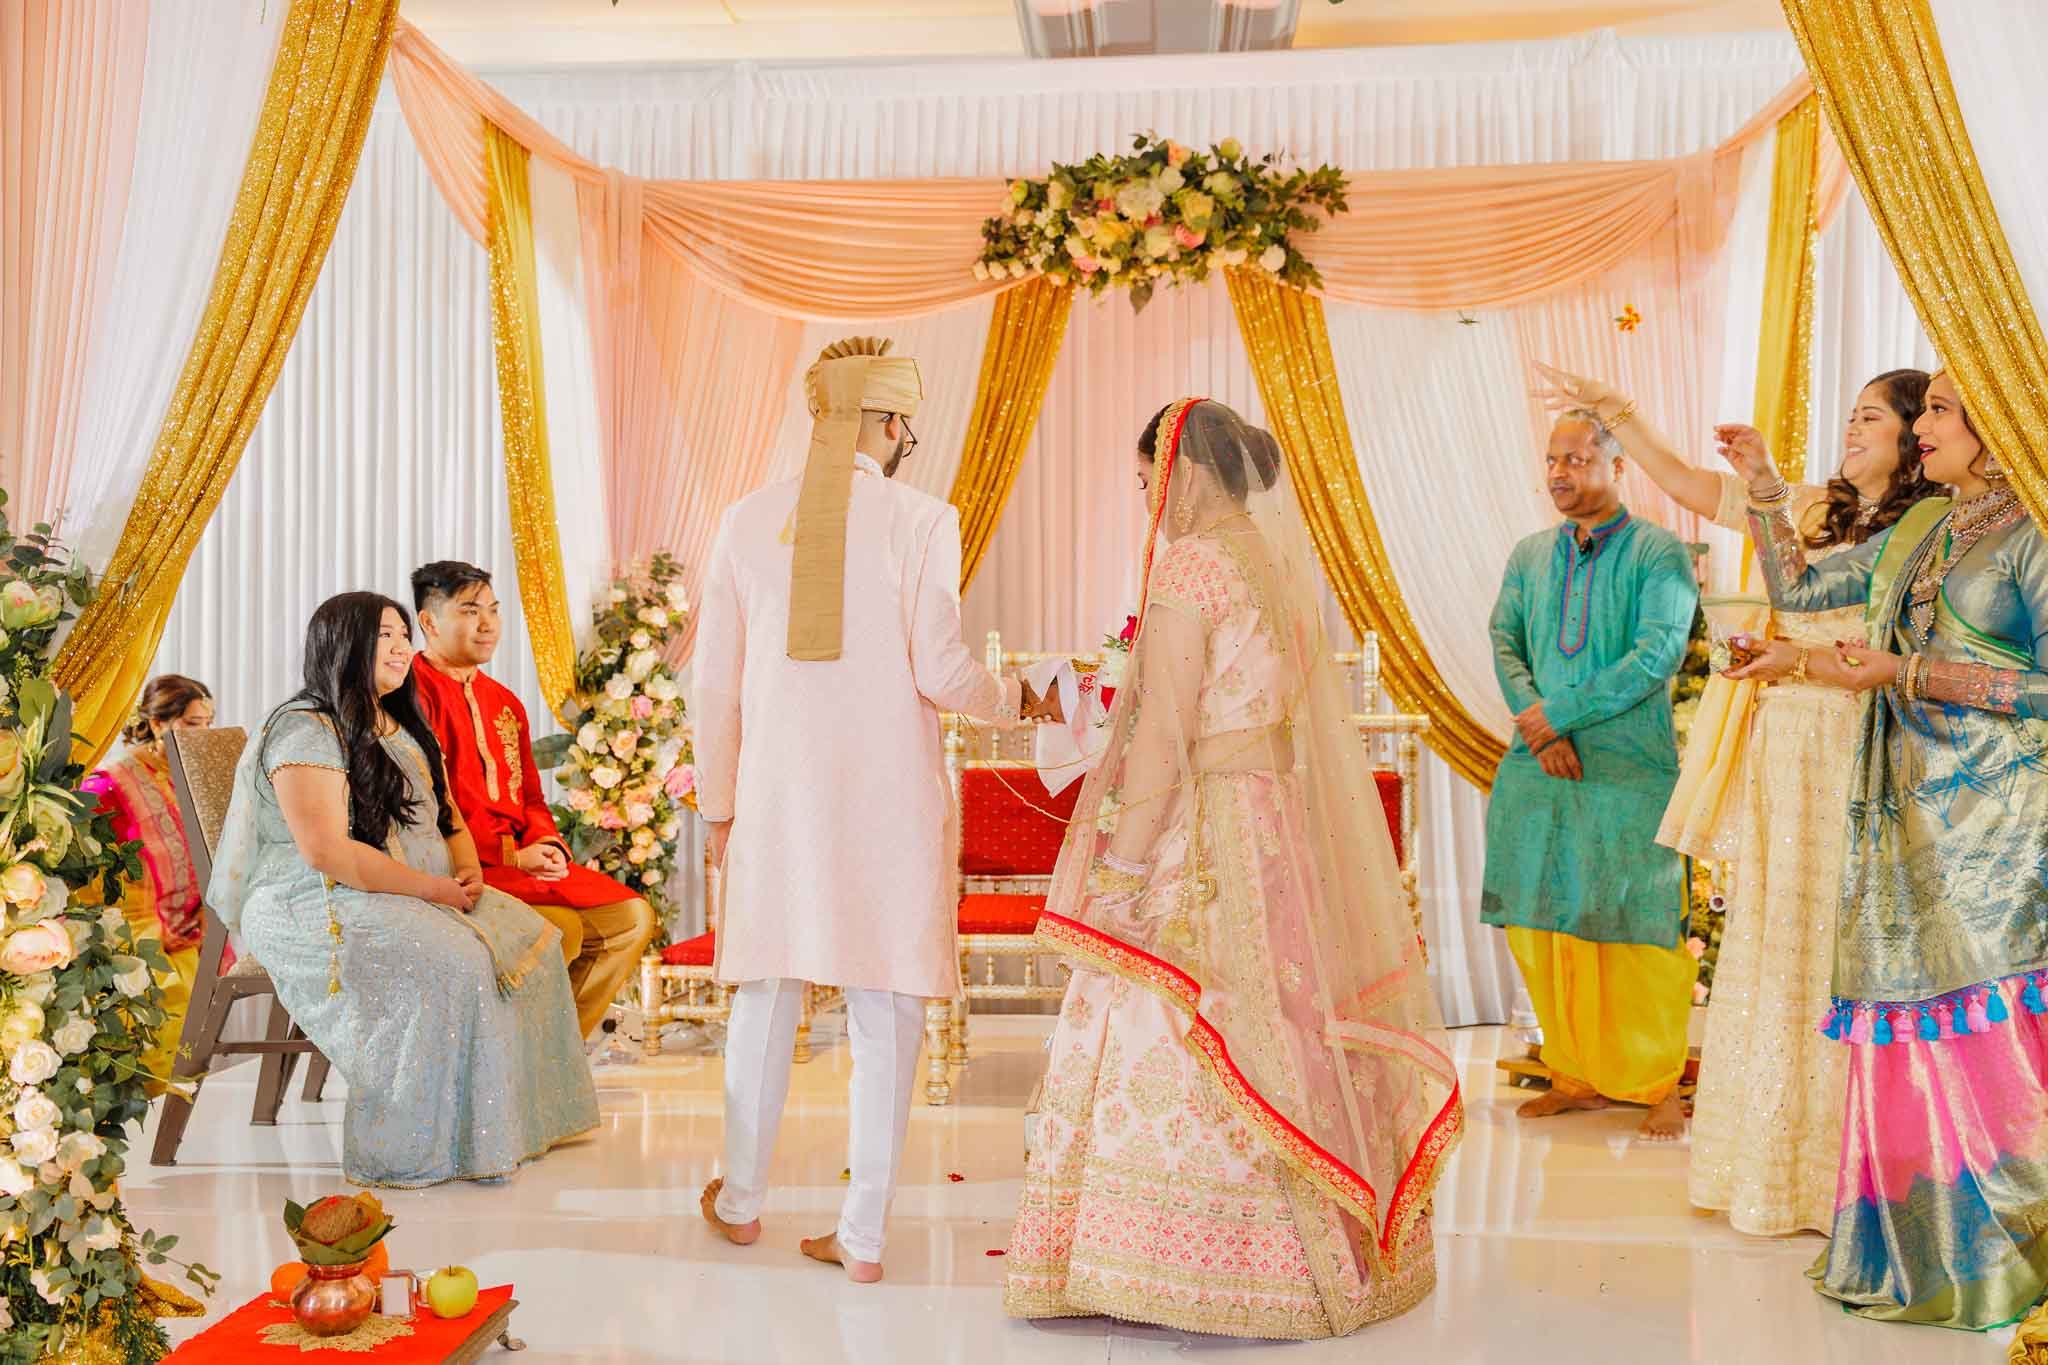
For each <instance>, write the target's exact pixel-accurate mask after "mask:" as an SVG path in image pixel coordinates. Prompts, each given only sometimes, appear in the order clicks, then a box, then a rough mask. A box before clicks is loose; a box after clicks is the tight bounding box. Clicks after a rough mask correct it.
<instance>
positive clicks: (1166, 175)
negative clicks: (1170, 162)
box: [1152, 166, 1188, 194]
mask: <svg viewBox="0 0 2048 1365" xmlns="http://www.w3.org/2000/svg"><path fill="white" fill-rule="evenodd" d="M1152 183H1153V184H1155V185H1157V186H1159V188H1160V189H1162V190H1164V191H1165V192H1166V193H1168V194H1172V193H1173V192H1174V191H1175V190H1177V189H1179V188H1180V187H1181V186H1183V185H1185V184H1187V183H1188V178H1187V177H1186V176H1184V175H1182V174H1181V173H1180V167H1178V166H1168V167H1166V168H1165V169H1164V170H1162V171H1160V172H1159V174H1158V175H1155V176H1153V177H1152Z"/></svg>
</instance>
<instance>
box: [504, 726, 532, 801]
mask: <svg viewBox="0 0 2048 1365" xmlns="http://www.w3.org/2000/svg"><path fill="white" fill-rule="evenodd" d="M519 738H520V736H519V717H517V716H515V715H513V714H512V708H511V707H509V706H508V707H506V708H505V709H504V710H502V711H500V712H498V744H499V746H500V747H501V748H503V750H504V752H505V784H506V785H507V786H508V787H510V788H511V789H512V804H513V805H515V806H519V805H524V804H525V802H523V801H522V800H520V791H521V789H522V788H524V787H525V786H526V764H525V763H524V762H522V761H521V759H520V753H519Z"/></svg>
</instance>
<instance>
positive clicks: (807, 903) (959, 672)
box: [691, 456, 1021, 997]
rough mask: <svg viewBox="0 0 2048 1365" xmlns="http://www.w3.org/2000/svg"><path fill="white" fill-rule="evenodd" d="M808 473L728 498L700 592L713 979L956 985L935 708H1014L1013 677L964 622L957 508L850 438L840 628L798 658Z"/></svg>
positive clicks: (699, 696)
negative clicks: (721, 871)
mask: <svg viewBox="0 0 2048 1365" xmlns="http://www.w3.org/2000/svg"><path fill="white" fill-rule="evenodd" d="M797 490H798V481H797V480H795V479H791V480H788V481H786V482H783V483H778V484H774V485H772V486H770V487H768V488H764V489H762V490H761V491H760V492H758V493H755V494H753V495H751V496H750V497H747V498H744V499H742V500H741V501H740V502H738V503H735V504H734V505H733V506H732V507H731V508H729V509H727V511H726V513H725V516H724V519H723V520H722V521H721V523H720V525H719V530H718V540H717V543H716V545H715V546H714V547H713V549H712V552H711V570H710V574H709V576H708V577H707V579H706V581H705V585H704V592H703V600H702V603H701V605H700V608H699V616H698V626H697V650H696V655H695V657H694V659H693V660H692V665H691V667H692V672H693V677H694V689H693V690H694V692H695V709H694V716H693V719H694V721H695V725H696V736H695V744H696V759H697V802H698V808H699V810H700V811H701V812H702V814H703V816H704V818H705V819H706V820H710V821H714V822H715V821H719V820H724V819H731V820H732V821H733V828H732V838H731V842H730V843H729V844H728V845H727V848H726V861H725V901H724V919H723V920H722V922H721V923H720V924H719V926H718V958H717V967H716V970H717V974H718V979H719V980H720V981H724V982H744V981H754V980H760V979H763V978H769V977H787V978H791V979H795V980H802V981H810V982H814V983H816V984H819V985H832V986H846V987H853V988H858V989H868V990H881V991H894V992H896V993H898V994H901V995H922V996H946V997H950V996H952V995H953V994H954V993H955V992H956V991H957V989H958V986H959V956H958V950H957V948H956V946H955V940H954V915H955V913H956V909H957V907H956V905H955V902H954V885H955V883H954V878H953V870H952V869H951V868H949V867H948V866H947V865H946V862H947V847H946V821H947V815H948V811H949V805H950V802H951V799H952V798H951V793H950V791H949V790H948V788H947V784H946V779H945V768H944V761H943V750H942V747H941V743H940V735H939V713H940V712H941V711H953V712H959V713H961V714H964V715H969V716H973V717H975V718H977V719H981V720H993V719H997V718H1014V717H1015V716H1016V713H1017V710H1018V705H1019V700H1020V691H1021V688H1020V684H1019V683H1018V682H1017V681H1016V680H1015V679H1009V680H1005V679H1001V678H998V677H996V676H995V675H994V674H992V673H990V672H989V671H988V670H987V669H986V668H984V667H983V666H982V664H981V662H980V661H979V660H978V659H977V658H976V657H975V655H974V652H973V651H972V650H970V649H969V648H968V647H967V643H966V641H965V640H963V639H962V638H961V634H960V519H959V516H958V514H957V513H956V512H955V511H954V510H953V509H952V508H951V507H950V506H948V505H947V504H945V503H943V502H940V501H939V500H938V499H936V498H933V497H931V496H930V495H928V494H925V493H921V492H918V491H917V490H916V489H914V488H908V487H905V486H903V485H900V484H897V483H894V482H892V481H891V480H889V479H886V478H883V477H882V476H881V470H880V468H879V467H878V466H877V465H876V464H875V462H874V461H873V460H871V459H868V458H867V457H866V456H857V457H856V469H855V473H854V476H853V497H852V503H851V506H850V508H849V511H848V514H847V519H846V589H845V631H844V643H843V646H842V653H841V655H840V657H839V658H838V659H835V660H832V661H830V662H798V661H795V660H792V659H790V658H789V657H788V655H787V653H786V642H787V636H788V629H789V609H790V555H791V545H790V539H791V537H790V534H789V529H790V526H791V523H792V520H793V517H794V513H795V508H796V501H797Z"/></svg>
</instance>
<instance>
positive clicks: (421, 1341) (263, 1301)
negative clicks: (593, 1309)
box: [164, 1284, 512, 1365]
mask: <svg viewBox="0 0 2048 1365" xmlns="http://www.w3.org/2000/svg"><path fill="white" fill-rule="evenodd" d="M511 1297H512V1286H511V1285H509V1284H501V1285H499V1286H498V1287H497V1288H495V1289H485V1290H482V1291H480V1292H479V1293H478V1294H477V1296H476V1307H474V1308H472V1309H470V1310H469V1313H468V1314H467V1315H466V1316H464V1317H459V1318H437V1317H435V1316H434V1315H433V1314H432V1313H422V1314H420V1316H418V1317H416V1318H414V1319H413V1320H412V1335H411V1336H409V1337H400V1338H399V1339H398V1340H396V1341H387V1342H385V1343H384V1344H383V1345H382V1346H379V1347H378V1348H377V1349H376V1350H374V1351H303V1352H302V1351H300V1350H299V1348H298V1347H296V1346H273V1345H271V1344H270V1343H268V1342H266V1341H264V1340H263V1329H264V1328H266V1327H269V1326H271V1325H272V1324H273V1323H280V1322H290V1321H291V1320H292V1310H291V1309H290V1308H288V1307H286V1306H284V1305H283V1304H276V1305H275V1306H273V1304H274V1302H275V1301H274V1300H273V1299H272V1297H271V1296H270V1294H269V1293H268V1292H267V1291H266V1292H264V1293H262V1294H258V1295H257V1296H256V1297H255V1298H253V1299H251V1300H249V1302H247V1303H245V1304H243V1305H242V1306H241V1307H240V1308H237V1309H236V1310H235V1311H234V1312H232V1313H230V1314H228V1315H227V1316H226V1317H224V1318H222V1319H221V1320H220V1321H219V1322H217V1323H215V1324H214V1325H213V1326H211V1327H209V1328H207V1329H206V1330H205V1331H204V1332H201V1333H200V1334H199V1335H198V1336H196V1337H194V1338H192V1340H190V1341H188V1342H186V1343H185V1344H184V1345H183V1346H180V1347H179V1348H178V1349H177V1350H175V1351H173V1352H171V1353H170V1354H169V1355H168V1356H166V1357H164V1358H165V1359H166V1360H175V1361H179V1362H182V1363H183V1365H202V1363H203V1362H218V1363H219V1365H249V1362H250V1361H255V1360H276V1361H278V1362H280V1365H282V1362H284V1361H289V1360H303V1361H306V1362H307V1363H308V1365H313V1362H319V1361H332V1362H334V1365H346V1362H348V1361H353V1360H390V1361H396V1360H404V1361H431V1362H433V1365H440V1362H441V1361H444V1360H446V1359H447V1358H448V1356H449V1355H450V1353H452V1352H453V1351H454V1350H455V1349H456V1348H457V1347H459V1346H461V1345H462V1344H463V1343H464V1342H466V1341H468V1340H469V1339H470V1337H471V1336H472V1335H473V1334H474V1333H475V1332H476V1330H477V1329H478V1328H479V1327H482V1326H483V1325H484V1322H485V1321H486V1320H487V1319H488V1318H489V1317H490V1316H491V1314H493V1313H495V1312H497V1311H498V1309H500V1308H502V1307H503V1306H504V1305H505V1303H506V1301H507V1300H509V1299H510V1298H511Z"/></svg>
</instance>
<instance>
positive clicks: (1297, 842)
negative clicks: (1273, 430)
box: [1004, 399, 1463, 1339]
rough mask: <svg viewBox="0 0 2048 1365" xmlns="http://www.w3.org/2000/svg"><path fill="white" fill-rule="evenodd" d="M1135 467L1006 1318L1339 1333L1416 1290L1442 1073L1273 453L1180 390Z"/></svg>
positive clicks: (1063, 905) (1437, 1159)
mask: <svg viewBox="0 0 2048 1365" xmlns="http://www.w3.org/2000/svg"><path fill="white" fill-rule="evenodd" d="M1139 453H1140V462H1139V477H1140V479H1141V481H1143V482H1144V483H1145V484H1146V486H1147V488H1148V492H1149V498H1148V502H1149V506H1150V511H1151V522H1150V525H1151V534H1150V537H1149V538H1148V541H1147V550H1146V558H1145V565H1146V568H1145V575H1144V579H1143V584H1144V587H1143V592H1142V595H1141V598H1140V601H1141V604H1142V615H1141V616H1140V619H1139V626H1138V632H1137V637H1136V640H1135V642H1134V644H1133V646H1132V650H1131V657H1130V662H1129V666H1128V668H1127V669H1126V673H1125V676H1126V678H1127V680H1128V681H1127V682H1126V684H1125V686H1124V687H1123V689H1121V690H1120V691H1119V692H1118V694H1117V697H1116V703H1115V706H1114V709H1113V710H1112V711H1111V713H1110V717H1109V721H1108V725H1109V733H1110V739H1109V742H1108V746H1107V748H1106V749H1105V751H1104V753H1103V755H1102V758H1101V761H1100V763H1099V765H1098V766H1097V767H1096V768H1095V770H1094V771H1093V773H1091V774H1090V776H1089V778H1088V782H1087V785H1086V786H1085V787H1084V788H1083V790H1082V794H1081V798H1080V804H1079V806H1078V807H1077V809H1078V810H1079V811H1080V812H1081V813H1080V814H1079V815H1078V816H1077V817H1076V819H1075V820H1074V822H1073V824H1072V825H1071V826H1070V827H1069V829H1068V832H1067V838H1066V844H1065V847H1064V848H1063V849H1062V851H1061V855H1060V860H1059V865H1058V869H1057V872H1056V874H1055V876H1054V881H1053V887H1052V892H1051V896H1050V899H1049V902H1048V907H1047V910H1046V913H1045V916H1044V918H1043V919H1042V920H1041V921H1040V927H1039V936H1040V939H1041V941H1042V942H1043V943H1044V944H1045V945H1046V947H1047V948H1048V949H1051V950H1053V951H1057V952H1060V953H1062V954H1064V955H1066V956H1067V957H1068V958H1069V959H1070V960H1071V961H1072V962H1073V964H1074V967H1075V970H1074V975H1073V979H1072V981H1071V982H1070V984H1069V986H1068V989H1067V994H1066V999H1065V1001H1064V1002H1063V1004H1062V1007H1061V1012H1060V1017H1059V1020H1058V1022H1057V1024H1056V1025H1055V1028H1054V1032H1053V1037H1052V1042H1051V1051H1050V1057H1049V1061H1048V1070H1047V1075H1046V1082H1045V1098H1044V1110H1043V1113H1042V1119H1041V1122H1040V1125H1039V1129H1038V1141H1037V1143H1036V1148H1035V1150H1034V1151H1033V1152H1032V1154H1031V1159H1030V1163H1029V1166H1028V1169H1027V1172H1026V1176H1025V1182H1024V1190H1023V1194H1022V1198H1021V1200H1020V1202H1019V1207H1018V1214H1017V1223H1016V1228H1015V1230H1014V1232H1013V1233H1012V1235H1011V1239H1010V1247H1009V1259H1008V1270H1009V1275H1008V1286H1007V1291H1006V1294H1005V1297H1004V1305H1005V1308H1006V1310H1007V1311H1008V1312H1009V1313H1010V1314H1011V1315H1012V1316H1014V1317H1022V1318H1045V1317H1060V1316H1070V1315H1095V1314H1107V1315H1109V1316H1113V1317H1118V1318H1125V1319H1130V1320H1133V1321H1140V1322H1149V1323H1156V1324H1162V1325H1166V1326H1172V1327H1178V1328H1182V1329H1185V1330H1190V1331H1199V1332H1211V1333H1221V1334H1228V1335H1232V1336H1242V1337H1263V1338H1275V1339H1306V1338H1316V1337H1328V1336H1338V1335H1342V1334H1344V1333H1346V1332H1349V1331H1352V1330H1353V1329H1355V1328H1357V1327H1360V1326H1362V1325H1364V1324H1365V1323H1368V1322H1372V1321H1375V1320H1378V1319H1380V1318H1384V1317H1388V1316H1391V1315H1393V1314H1395V1313H1399V1312H1401V1311H1402V1310H1404V1309H1406V1308H1408V1307H1410V1306H1412V1305H1413V1304H1415V1303H1416V1302H1418V1301H1419V1300H1420V1299H1421V1298H1422V1297H1423V1296H1424V1295H1426V1294H1427V1293H1428V1292H1429V1290H1430V1287H1431V1286H1432V1285H1433V1284H1434V1282H1435V1275H1436V1267H1435V1257H1434V1251H1433V1247H1432V1243H1431V1234H1430V1220H1429V1201H1430V1191H1431V1189H1432V1188H1433V1187H1434V1185H1435V1182H1436V1179H1437V1176H1438V1175H1439V1173H1440V1172H1441V1170H1442V1168H1443V1163H1444V1160H1445V1158H1446V1157H1447V1156H1448V1154H1449V1152H1450V1150H1451V1148H1452V1146H1453V1145H1454V1144H1455V1142H1456V1140H1457V1137H1458V1134H1459V1131H1460V1128H1461V1125H1462V1122H1463V1110H1462V1107H1461V1104H1460V1101H1459V1097H1458V1089H1457V1079H1456V1073H1455V1071H1454V1069H1453V1067H1452V1065H1451V1062H1450V1060H1449V1059H1448V1058H1447V1057H1446V1056H1445V1054H1444V1053H1443V1052H1442V1051H1441V1049H1440V1048H1439V1047H1438V1045H1437V1043H1436V1041H1435V1040H1436V1037H1437V1035H1438V1032H1439V1030H1440V1029H1441V1022H1440V1020H1439V1019H1438V1016H1437V1010H1436V1005H1435V1002H1434V1000H1433V998H1432V996H1431V994H1430V988H1429V983H1428V981H1427V979H1426V975H1425V972H1424V966H1423V958H1422V950H1421V945H1420V943H1419V942H1418V940H1417V938H1416V934H1415V929H1414V925H1413V922H1412V920H1411V919H1410V916H1409V912H1408V909H1407V905H1406V902H1405V900H1404V898H1403V895H1402V892H1401V887H1400V883H1399V879H1398V872H1397V869H1396V865H1395V862H1394V855H1393V849H1392V846H1391V843H1390V840H1389V838H1388V835H1387V830H1386V826H1385V823H1384V817H1383V815H1382V811H1381V807H1380V805H1379V803H1378V801H1377V800H1376V799H1375V798H1374V796H1373V793H1372V790H1371V787H1370V782H1371V778H1370V775H1369V774H1368V772H1367V771H1366V765H1365V764H1364V763H1363V762H1362V761H1361V757H1360V753H1359V748H1358V740H1357V737H1356V734H1355V733H1354V732H1352V731H1351V729H1350V728H1349V725H1348V716H1347V713H1348V707H1347V706H1346V705H1345V701H1344V696H1343V689H1342V686H1341V684H1340V682H1339V680H1338V679H1337V677H1336V676H1335V672H1334V669H1333V667H1332V665H1331V663H1330V660H1329V644H1328V642H1327V640H1326V639H1325V637H1324V634H1323V630H1322V624H1321V620H1320V616H1319V613H1318V610H1317V599H1316V593H1315V589H1314V583H1315V579H1314V577H1313V569H1312V568H1311V567H1310V566H1311V564H1312V562H1313V561H1312V560H1311V558H1310V557H1309V554H1308V548H1307V539H1306V536H1305V534H1304V528H1303V525H1302V522H1301V516H1300V513H1299V511H1298V509H1297V506H1296V504H1295V500H1294V496H1293V494H1292V492H1291V491H1290V490H1289V489H1288V488H1287V486H1286V483H1285V480H1284V478H1283V476H1282V471H1281V468H1280V457H1279V449H1278V446H1277V445H1276V444H1275V443H1274V441H1273V438H1272V437H1271V436H1270V435H1268V434H1267V433H1265V432H1263V431H1260V430H1258V429H1257V428H1255V427H1251V426H1249V425H1248V424H1246V423H1245V422H1244V421H1243V420H1242V419H1241V418H1239V417H1238V416H1237V414H1235V413H1233V412H1232V411H1231V410H1230V409H1228V408H1226V407H1224V406H1222V405H1221V404H1218V403H1212V402H1207V401H1204V400H1196V399H1189V400H1183V401H1181V402H1178V403H1174V404H1171V405H1169V406H1168V407H1167V408H1166V409H1165V410H1164V411H1163V412H1162V413H1161V414H1160V415H1159V416H1158V417H1157V418H1156V419H1155V420H1154V422H1153V423H1152V424H1151V425H1150V426H1148V428H1147V430H1146V433H1145V435H1144V437H1143V438H1142V440H1141V442H1140V447H1139Z"/></svg>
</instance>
